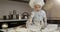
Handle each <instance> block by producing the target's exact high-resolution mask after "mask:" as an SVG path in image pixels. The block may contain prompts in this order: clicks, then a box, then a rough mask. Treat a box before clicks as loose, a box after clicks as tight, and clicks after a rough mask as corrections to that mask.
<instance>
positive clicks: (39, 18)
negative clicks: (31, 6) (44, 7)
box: [28, 11, 43, 32]
mask: <svg viewBox="0 0 60 32" xmlns="http://www.w3.org/2000/svg"><path fill="white" fill-rule="evenodd" d="M42 24H43V15H42V13H41V11H39V12H34V17H33V21H32V24H31V25H29V26H28V28H29V29H30V30H31V31H34V32H37V31H39V32H40V30H41V27H42Z"/></svg>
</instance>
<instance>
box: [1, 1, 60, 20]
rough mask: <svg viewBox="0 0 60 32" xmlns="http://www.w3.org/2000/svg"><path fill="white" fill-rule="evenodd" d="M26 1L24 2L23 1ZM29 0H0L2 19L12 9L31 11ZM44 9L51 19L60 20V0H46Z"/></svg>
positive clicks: (21, 11) (19, 11) (18, 11)
mask: <svg viewBox="0 0 60 32" xmlns="http://www.w3.org/2000/svg"><path fill="white" fill-rule="evenodd" d="M23 1H24V2H23ZM28 1H29V0H22V1H21V0H15V1H11V0H9V1H8V0H0V19H2V16H3V15H8V14H9V12H10V11H13V10H16V11H17V13H19V14H22V13H23V12H28V13H30V12H31V11H32V9H31V8H30V6H29V4H28ZM44 10H45V11H46V12H47V17H48V19H49V20H60V0H46V5H45V6H44Z"/></svg>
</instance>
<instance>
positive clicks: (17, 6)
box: [0, 1, 32, 18]
mask: <svg viewBox="0 0 60 32" xmlns="http://www.w3.org/2000/svg"><path fill="white" fill-rule="evenodd" d="M13 10H16V11H17V13H19V14H22V13H23V12H31V10H32V9H31V8H30V6H29V5H28V4H27V3H21V2H16V1H0V18H2V17H3V15H8V14H9V11H13Z"/></svg>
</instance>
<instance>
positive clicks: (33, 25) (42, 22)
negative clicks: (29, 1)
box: [27, 1, 47, 32]
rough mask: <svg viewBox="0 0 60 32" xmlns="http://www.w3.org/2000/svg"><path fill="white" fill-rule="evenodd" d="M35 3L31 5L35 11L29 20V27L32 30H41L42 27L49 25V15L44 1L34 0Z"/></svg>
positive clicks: (32, 31) (31, 31)
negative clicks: (44, 8) (35, 0)
mask: <svg viewBox="0 0 60 32" xmlns="http://www.w3.org/2000/svg"><path fill="white" fill-rule="evenodd" d="M33 4H34V5H33V6H31V7H32V8H33V9H34V11H32V13H31V17H30V19H29V21H28V22H27V23H28V24H27V28H29V30H30V32H40V30H41V28H44V27H45V26H46V25H47V17H46V13H45V11H44V10H42V7H43V5H44V2H43V1H38V2H34V3H33Z"/></svg>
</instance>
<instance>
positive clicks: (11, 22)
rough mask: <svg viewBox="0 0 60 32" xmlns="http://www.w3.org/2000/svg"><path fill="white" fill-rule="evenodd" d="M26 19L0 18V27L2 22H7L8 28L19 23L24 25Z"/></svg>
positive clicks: (0, 27)
mask: <svg viewBox="0 0 60 32" xmlns="http://www.w3.org/2000/svg"><path fill="white" fill-rule="evenodd" d="M26 21H27V19H21V20H18V19H13V20H0V29H2V25H3V24H7V25H8V28H12V27H16V26H20V25H25V24H26Z"/></svg>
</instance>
